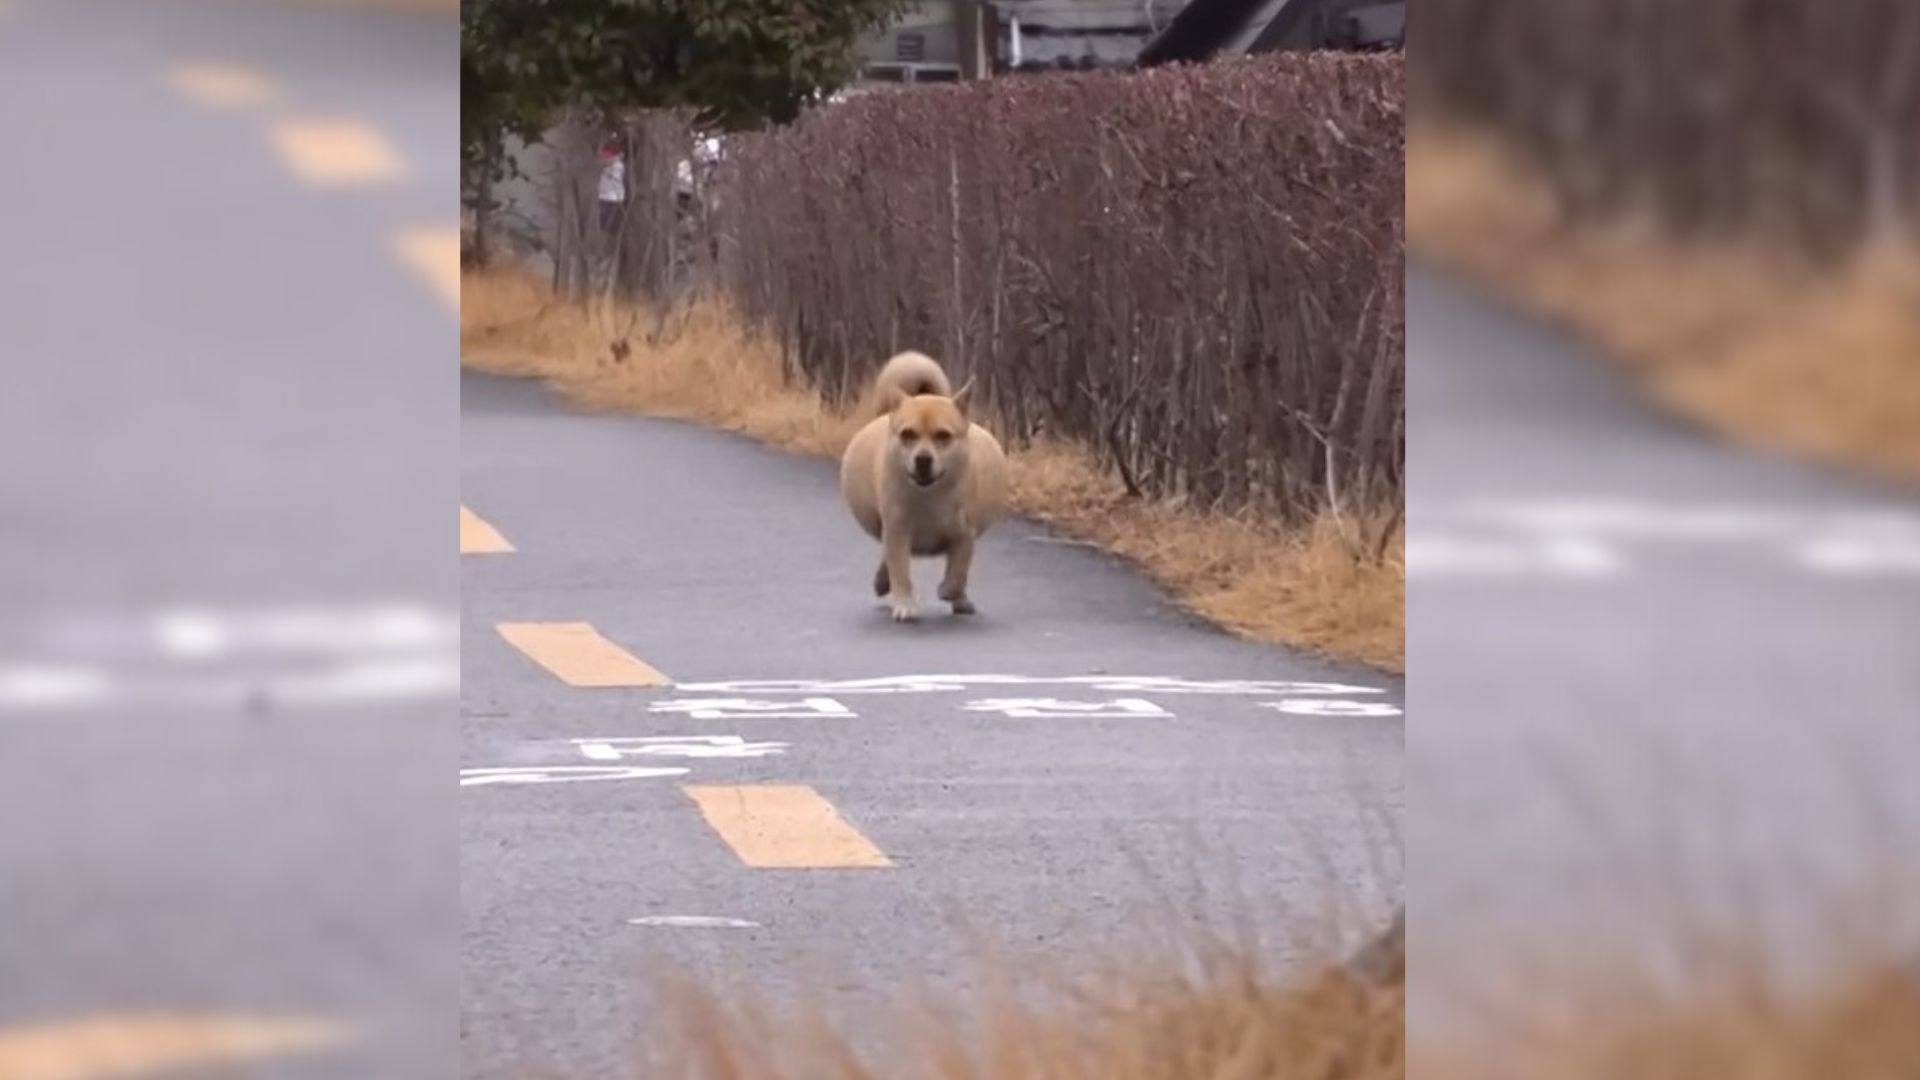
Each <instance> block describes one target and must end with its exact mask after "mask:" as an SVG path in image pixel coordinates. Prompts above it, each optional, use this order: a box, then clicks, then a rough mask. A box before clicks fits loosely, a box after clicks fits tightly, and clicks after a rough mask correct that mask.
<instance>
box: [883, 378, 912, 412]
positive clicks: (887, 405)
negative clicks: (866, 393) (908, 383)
mask: <svg viewBox="0 0 1920 1080" xmlns="http://www.w3.org/2000/svg"><path fill="white" fill-rule="evenodd" d="M909 396H910V395H909V394H908V393H907V392H906V391H905V390H902V389H900V388H899V387H898V386H894V385H891V384H889V385H887V386H883V387H881V388H880V400H878V401H876V402H874V404H875V405H876V406H878V407H879V409H880V415H881V416H892V415H893V413H894V410H896V409H898V408H899V407H900V406H902V405H905V404H906V403H907V398H908V397H909Z"/></svg>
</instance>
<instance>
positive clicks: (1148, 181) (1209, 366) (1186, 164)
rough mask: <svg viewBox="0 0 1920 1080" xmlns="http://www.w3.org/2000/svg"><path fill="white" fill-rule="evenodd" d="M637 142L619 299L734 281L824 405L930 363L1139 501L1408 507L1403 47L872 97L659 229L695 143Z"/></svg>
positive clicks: (842, 108)
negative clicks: (916, 355) (896, 358)
mask: <svg viewBox="0 0 1920 1080" xmlns="http://www.w3.org/2000/svg"><path fill="white" fill-rule="evenodd" d="M622 127H623V130H624V131H625V132H626V142H627V146H628V152H629V155H630V159H631V158H639V159H653V160H651V161H647V162H644V163H641V167H639V168H634V167H630V168H629V170H628V176H629V178H630V179H631V180H633V181H635V183H634V185H633V190H632V191H630V192H629V198H630V206H629V211H628V221H627V222H626V224H625V225H624V226H623V230H624V231H623V232H622V234H621V239H620V241H619V247H620V250H621V251H622V260H621V264H620V269H619V271H618V274H619V280H620V281H622V282H624V283H625V284H626V286H627V288H626V290H625V291H627V292H629V293H633V294H638V295H643V296H647V297H649V298H652V299H655V300H661V299H677V298H679V297H680V296H682V295H684V292H685V288H686V286H687V285H688V284H689V283H693V284H698V285H699V286H703V287H706V288H712V289H717V290H719V292H720V293H721V294H722V295H724V296H725V297H726V298H727V299H728V300H729V302H731V303H732V304H733V305H734V306H735V307H736V308H737V309H738V310H739V311H740V312H742V313H743V314H744V315H745V316H746V317H747V318H749V319H751V320H753V321H754V322H755V323H757V324H758V325H759V326H760V327H761V328H762V329H763V330H765V331H766V332H767V333H768V334H770V335H771V337H772V338H773V339H774V340H776V341H778V342H779V343H780V345H781V347H782V349H783V353H784V355H785V357H786V360H787V363H788V364H789V366H790V370H792V371H793V372H794V373H795V374H797V375H801V376H804V377H805V378H807V379H808V380H809V381H811V382H812V383H814V384H815V385H817V386H819V387H820V388H821V389H822V390H823V391H824V392H825V393H826V394H827V395H828V396H829V397H830V398H831V399H833V400H835V401H847V400H850V399H852V398H854V397H856V396H857V395H858V394H859V393H860V392H861V391H862V390H863V389H864V388H865V386H866V385H867V382H868V380H869V379H870V378H871V376H872V374H873V373H874V371H875V369H876V368H877V366H878V365H879V364H880V363H881V362H882V361H884V360H885V359H886V358H887V357H888V356H890V355H892V354H893V353H895V352H897V351H900V350H902V349H909V348H912V349H920V350H923V351H926V352H929V353H932V354H934V355H936V356H938V357H939V358H940V359H941V360H942V361H943V362H944V363H945V364H946V365H947V367H948V369H949V371H950V372H952V373H953V374H954V376H955V378H956V379H965V378H969V377H971V378H976V379H978V380H979V392H980V395H981V399H982V400H983V401H984V403H985V404H986V405H987V406H989V408H990V409H991V411H992V415H993V416H995V418H996V420H997V422H998V424H999V425H1000V427H1001V429H1002V431H1003V434H1004V436H1005V437H1007V438H1009V439H1010V440H1012V441H1013V442H1014V443H1016V444H1018V443H1020V442H1022V441H1024V440H1028V439H1032V438H1035V437H1040V436H1047V435H1053V436H1063V437H1067V438H1070V439H1073V440H1076V441H1079V442H1081V443H1084V444H1086V445H1089V446H1091V447H1093V448H1095V449H1096V450H1097V451H1098V452H1100V453H1101V454H1103V455H1104V456H1105V458H1106V460H1107V462H1108V464H1110V465H1111V466H1113V467H1114V468H1115V469H1116V470H1117V471H1118V472H1119V473H1120V475H1121V476H1122V477H1123V478H1124V480H1125V482H1126V484H1127V485H1128V486H1129V487H1130V488H1132V489H1134V490H1135V491H1138V492H1140V493H1142V494H1153V495H1173V496H1179V497H1184V498H1187V499H1189V500H1191V501H1193V502H1195V503H1196V504H1199V505H1204V506H1209V507H1216V508H1227V509H1241V508H1253V509H1257V510H1259V511H1261V512H1264V513H1270V514H1271V513H1277V514H1280V515H1282V516H1285V517H1287V518H1290V519H1296V520H1297V519H1302V518H1305V517H1307V516H1310V515H1312V514H1314V513H1317V512H1318V511H1319V510H1321V509H1322V508H1324V507H1326V506H1328V505H1329V504H1332V505H1334V506H1335V508H1336V509H1346V508H1347V507H1349V506H1365V507H1368V508H1390V507H1394V506H1398V505H1399V503H1400V501H1401V498H1402V492H1403V487H1404V476H1405V423H1404V410H1403V392H1404V382H1405V362H1404V339H1405V319H1404V312H1403V304H1402V280H1403V273H1404V265H1405V225H1404V209H1405V204H1404V194H1403V192H1404V186H1403V185H1404V172H1405V168H1404V149H1405V125H1404V69H1403V66H1402V62H1401V60H1400V58H1399V57H1398V56H1340V55H1325V56H1309V55H1299V54H1292V55H1282V56H1263V57H1255V58H1249V59H1244V60H1238V61H1232V62H1226V63H1217V64H1210V65H1206V66H1199V67H1186V68H1168V69H1158V70H1154V71H1150V72H1144V73H1128V74H1111V73H1102V74H1077V75H1069V74H1060V75H1048V76H1039V77H1019V78H1006V79H999V80H990V81H985V82H978V83H970V84H961V85H954V86H922V87H916V88H911V89H902V90H898V91H884V92H876V93H872V94H867V95H861V96H857V97H854V98H852V99H850V100H847V101H844V102H840V103H837V104H834V105H831V106H828V107H823V108H818V109H814V110H812V111H811V112H809V113H808V114H807V115H806V116H804V117H803V118H802V119H801V120H800V121H799V122H797V123H795V124H793V125H790V126H787V127H784V128H780V129H775V130H771V131H767V132H762V133H756V134H751V135H737V136H732V137H730V138H729V139H728V140H727V149H726V152H725V154H724V156H723V158H722V160H721V161H720V162H719V163H718V164H717V165H716V166H715V167H714V168H713V169H712V171H711V173H710V174H706V175H700V176H699V183H700V185H701V196H702V197H701V198H700V199H697V200H694V201H693V202H692V204H691V205H692V206H693V207H694V208H693V209H687V207H688V206H689V205H690V204H689V203H688V201H687V200H686V199H685V198H684V197H683V198H682V200H681V207H682V208H681V211H680V223H679V226H678V227H677V228H673V229H672V230H671V235H672V236H673V237H674V239H673V240H672V241H671V242H663V236H664V235H666V233H665V230H667V229H668V226H667V224H666V222H667V220H668V219H666V218H663V217H662V216H661V215H660V213H658V212H656V211H657V208H663V207H667V206H671V205H672V203H671V200H672V198H673V195H672V186H673V185H672V181H671V177H672V170H671V168H670V167H669V166H667V165H665V164H663V162H664V161H666V160H667V159H668V158H670V157H672V156H675V155H678V156H685V151H684V150H676V149H674V148H675V147H676V146H678V147H687V146H690V145H691V144H692V135H691V129H690V128H689V127H688V126H687V122H686V118H684V117H675V116H666V115H661V114H646V115H642V116H636V117H631V118H628V119H626V120H625V121H624V122H623V125H622ZM556 145H559V144H558V143H556ZM576 164H577V166H578V169H576V170H575V171H574V172H573V173H572V175H574V176H579V175H581V173H580V171H579V170H580V169H584V170H589V171H590V170H592V169H594V168H596V166H595V165H594V164H593V163H592V162H591V160H590V159H580V160H577V162H576ZM562 171H563V172H565V170H562ZM582 186H583V185H579V184H577V183H574V184H570V185H568V189H569V190H574V191H578V190H581V187H582ZM683 196H684V193H683ZM641 204H645V207H644V208H643V207H642V206H641ZM562 246H563V247H564V246H565V245H562ZM561 261H563V262H564V261H565V258H564V253H563V255H562V259H561ZM669 282H679V283H680V285H678V286H675V285H672V284H663V283H669Z"/></svg>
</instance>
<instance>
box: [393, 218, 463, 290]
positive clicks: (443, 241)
mask: <svg viewBox="0 0 1920 1080" xmlns="http://www.w3.org/2000/svg"><path fill="white" fill-rule="evenodd" d="M396 246H397V248H398V249H399V252H400V257H401V258H402V259H404V260H406V263H407V265H408V266H411V267H412V268H413V269H414V272H415V273H418V274H419V275H420V276H421V277H423V278H426V279H427V281H428V283H429V284H431V285H432V286H433V287H434V288H435V289H438V290H439V291H440V295H441V297H443V298H444V299H445V300H446V301H447V303H449V304H451V305H453V309H454V310H455V311H458V310H460V230H459V229H457V228H455V229H408V230H407V231H406V232H403V233H401V234H400V238H399V240H398V241H397V242H396Z"/></svg>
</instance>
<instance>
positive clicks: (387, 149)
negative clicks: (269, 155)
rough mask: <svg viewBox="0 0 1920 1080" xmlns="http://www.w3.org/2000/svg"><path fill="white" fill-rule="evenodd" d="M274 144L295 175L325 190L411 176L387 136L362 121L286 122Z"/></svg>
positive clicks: (275, 132)
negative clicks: (406, 174)
mask: <svg viewBox="0 0 1920 1080" xmlns="http://www.w3.org/2000/svg"><path fill="white" fill-rule="evenodd" d="M273 144H274V146H275V148H277V149H278V150H279V151H280V157H281V159H282V160H284V161H285V162H286V164H287V167H288V168H290V169H292V170H293V172H294V175H296V176H298V177H299V178H300V179H302V180H305V181H306V182H307V183H310V184H315V185H319V186H323V187H346V186H365V185H368V184H380V183H386V182H388V181H391V180H397V179H399V178H400V177H401V176H403V175H404V174H405V173H406V167H405V166H404V165H402V164H401V162H400V154H399V152H398V151H397V150H395V149H394V148H393V145H392V144H391V143H389V142H387V140H386V137H385V136H383V135H381V134H380V133H379V132H378V131H376V130H374V129H373V128H372V127H370V126H368V125H366V124H363V123H361V122H359V121H357V120H286V121H282V122H280V123H277V124H275V125H274V126H273Z"/></svg>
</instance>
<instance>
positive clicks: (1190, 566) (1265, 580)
mask: <svg viewBox="0 0 1920 1080" xmlns="http://www.w3.org/2000/svg"><path fill="white" fill-rule="evenodd" d="M460 323H461V330H460V340H461V359H462V363H463V364H465V365H466V366H468V367H472V368H475V369H478V370H483V371H491V372H496V373H501V374H509V375H522V376H537V377H541V378H544V379H546V380H548V381H549V382H551V383H552V384H553V385H554V386H556V387H557V388H558V389H559V390H560V391H561V392H562V393H563V394H564V395H565V396H566V397H567V398H568V399H569V400H571V401H573V402H574V403H576V404H578V405H580V406H582V407H584V408H590V409H599V410H609V411H630V412H642V413H647V414H651V415H656V416H668V417H675V418H679V419H687V420H697V421H700V422H703V423H707V424H713V425H716V426H719V427H722V428H725V429H727V430H730V431H736V432H740V433H743V434H746V435H750V436H752V437H754V438H756V439H759V440H761V441H763V442H766V443H769V444H770V445H773V446H776V447H779V448H781V449H783V450H789V451H793V452H796V453H805V454H816V455H822V456H838V455H839V453H840V451H841V449H842V448H843V447H844V446H845V445H846V442H847V439H848V438H850V437H851V435H852V433H853V431H854V428H855V423H856V422H855V420H854V418H853V417H852V415H850V414H849V413H848V412H838V411H833V410H829V409H828V408H826V407H825V406H824V405H823V403H822V400H821V398H820V396H819V395H818V394H817V393H815V392H814V391H813V390H811V389H810V388H807V387H804V386H795V385H792V384H790V383H789V382H788V381H787V380H786V379H785V378H784V377H783V374H782V372H781V368H780V362H779V357H778V353H777V351H776V350H774V349H773V348H772V347H770V346H769V345H768V344H767V343H765V342H763V341H760V340H757V339H756V338H755V337H754V336H753V335H752V334H750V333H749V332H748V331H747V330H746V328H745V327H744V326H743V324H742V322H741V321H740V320H739V319H737V318H735V317H733V315H732V314H731V313H730V312H728V311H727V310H726V309H725V308H724V307H723V306H721V305H719V304H717V303H713V302H703V303H701V304H698V305H696V306H694V307H692V308H691V309H689V310H688V311H686V312H684V313H681V314H679V315H677V316H675V317H674V318H673V319H672V320H670V321H669V322H667V323H666V324H662V323H660V322H658V321H657V320H656V319H655V318H654V317H653V316H651V315H649V314H647V313H644V312H640V311H636V310H634V309H630V308H621V307H609V306H600V307H596V308H592V309H585V308H581V307H578V306H574V305H569V304H567V303H564V302H561V301H559V300H556V299H555V298H554V297H553V296H552V295H551V294H550V292H549V291H548V290H547V289H546V287H545V286H544V285H542V284H541V283H539V282H536V281H532V280H530V279H528V278H526V277H523V276H520V275H515V274H486V275H469V276H468V277H467V278H466V279H465V281H464V282H463V284H462V291H461V313H460ZM656 330H657V331H659V332H658V333H655V331H656ZM616 341H625V342H627V343H628V345H629V347H630V352H628V354H627V355H625V356H624V357H618V356H616V355H615V354H614V351H613V343H614V342H616ZM1013 469H1014V476H1013V499H1014V505H1015V507H1016V508H1017V509H1018V510H1019V511H1020V512H1021V513H1023V514H1026V515H1029V516H1032V517H1035V518H1038V519H1040V520H1043V521H1046V522H1047V523H1048V524H1050V525H1052V526H1053V527H1055V528H1056V529H1058V530H1060V531H1061V532H1063V533H1066V534H1067V535H1070V536H1074V537H1078V538H1081V539H1084V540H1087V541H1090V542H1092V543H1095V544H1098V545H1100V546H1102V547H1104V548H1107V549H1108V550H1111V551H1113V552H1115V553H1117V554H1119V555H1121V556H1123V557H1125V558H1128V559H1131V560H1133V561H1134V562H1135V563H1137V564H1139V566H1140V567H1141V568H1143V569H1144V570H1145V571H1146V572H1147V573H1148V574H1149V575H1151V576H1152V577H1153V578H1154V579H1155V580H1157V581H1159V582H1160V583H1161V584H1162V585H1164V586H1166V587H1167V588H1168V589H1169V590H1171V591H1172V592H1173V594H1174V595H1175V596H1177V597H1178V598H1179V599H1180V600H1181V601H1182V602H1183V603H1184V604H1186V605H1187V606H1188V607H1190V608H1191V609H1192V610H1193V611H1195V612H1197V613H1199V614H1201V615H1203V616H1205V617H1207V618H1209V619H1212V620H1214V621H1215V622H1217V623H1219V624H1220V625H1222V626H1224V627H1227V628H1228V629H1231V630H1234V631H1236V632H1238V633H1241V634H1245V635H1247V636H1249V637H1253V638H1257V639H1260V640H1264V641H1271V642H1275V643H1278V644H1283V645H1290V646H1294V647H1298V648H1306V649H1312V650H1315V651H1319V652H1324V653H1327V654H1329V655H1333V656H1338V657H1341V658H1345V659H1351V660H1357V661H1360V662H1362V663H1367V664H1371V665H1374V666H1376V667H1380V668H1383V669H1386V670H1390V671H1400V670H1402V669H1403V665H1404V663H1405V643H1404V626H1405V605H1404V595H1405V587H1406V568H1405V559H1404V555H1403V545H1404V538H1403V537H1402V535H1401V530H1400V527H1399V525H1398V523H1397V522H1394V523H1389V522H1385V521H1381V520H1376V519H1375V518H1373V517H1366V518H1365V519H1364V520H1362V519H1359V517H1360V516H1359V515H1354V514H1348V515H1343V516H1336V515H1332V514H1328V515H1326V516H1324V517H1323V518H1322V520H1321V521H1319V522H1318V523H1317V524H1316V525H1315V526H1314V527H1313V528H1311V529H1307V530H1295V531H1287V530H1282V529H1279V528H1277V527H1275V526H1273V525H1272V524H1270V523H1267V522H1263V521H1261V520H1258V519H1256V518H1253V517H1251V516H1248V517H1231V516H1226V515H1220V514H1208V513H1200V512H1196V511H1193V510H1191V509H1188V508H1185V507H1182V506H1180V505H1178V504H1176V503H1173V502H1168V501H1158V502H1156V501H1149V500H1141V499H1133V498H1129V497H1128V496H1127V495H1126V493H1125V489H1124V487H1123V486H1122V484H1121V483H1120V481H1119V479H1118V478H1116V477H1114V476H1112V475H1110V474H1108V473H1107V472H1105V471H1103V470H1102V469H1101V468H1099V467H1098V466H1097V465H1096V464H1095V459H1094V457H1093V455H1091V454H1089V453H1087V452H1085V451H1084V450H1082V449H1080V448H1078V447H1075V446H1072V445H1070V444H1064V443H1053V442H1049V443H1038V444H1035V445H1034V446H1031V447H1027V448H1023V449H1021V450H1020V451H1019V452H1018V453H1016V454H1015V455H1014V457H1013ZM1389 526H1390V527H1391V529H1392V532H1391V533H1390V535H1389V536H1388V542H1387V543H1385V544H1384V545H1379V544H1377V543H1376V539H1377V536H1378V534H1379V533H1380V532H1381V531H1382V530H1383V529H1384V528H1387V527H1389ZM1374 549H1378V550H1380V551H1381V553H1382V557H1380V558H1375V557H1374Z"/></svg>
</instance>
